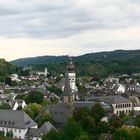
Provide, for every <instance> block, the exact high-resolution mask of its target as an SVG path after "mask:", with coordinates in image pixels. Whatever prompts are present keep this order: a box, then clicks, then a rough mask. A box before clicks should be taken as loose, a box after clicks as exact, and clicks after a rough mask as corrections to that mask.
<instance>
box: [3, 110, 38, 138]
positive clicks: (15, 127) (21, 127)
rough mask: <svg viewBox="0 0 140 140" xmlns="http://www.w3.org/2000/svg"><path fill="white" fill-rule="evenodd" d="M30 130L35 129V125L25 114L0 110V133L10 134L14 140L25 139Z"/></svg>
mask: <svg viewBox="0 0 140 140" xmlns="http://www.w3.org/2000/svg"><path fill="white" fill-rule="evenodd" d="M30 128H37V123H36V122H35V121H34V120H32V119H31V118H30V117H29V116H28V115H27V114H26V113H25V112H23V111H17V110H8V109H0V131H4V132H5V134H6V133H7V132H12V133H13V137H14V138H18V139H25V135H26V133H27V131H28V129H30Z"/></svg>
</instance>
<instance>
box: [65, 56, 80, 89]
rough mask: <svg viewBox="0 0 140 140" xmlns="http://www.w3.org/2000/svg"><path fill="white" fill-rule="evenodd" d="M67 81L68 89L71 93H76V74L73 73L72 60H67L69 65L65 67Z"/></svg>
mask: <svg viewBox="0 0 140 140" xmlns="http://www.w3.org/2000/svg"><path fill="white" fill-rule="evenodd" d="M66 73H67V74H68V77H69V81H70V87H71V91H72V92H76V91H77V87H76V73H75V67H74V64H73V61H72V58H70V59H69V65H68V66H67V72H66Z"/></svg>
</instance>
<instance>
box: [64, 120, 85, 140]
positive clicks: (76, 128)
mask: <svg viewBox="0 0 140 140" xmlns="http://www.w3.org/2000/svg"><path fill="white" fill-rule="evenodd" d="M82 134H83V130H82V128H81V126H80V124H79V123H77V122H76V121H74V120H73V119H70V120H68V122H67V123H66V124H65V126H64V129H63V134H62V139H64V140H75V139H76V138H79V137H80V136H81V135H82Z"/></svg>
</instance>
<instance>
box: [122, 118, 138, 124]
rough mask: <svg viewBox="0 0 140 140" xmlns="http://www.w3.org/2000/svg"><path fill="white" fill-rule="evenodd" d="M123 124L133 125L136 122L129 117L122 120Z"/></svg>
mask: <svg viewBox="0 0 140 140" xmlns="http://www.w3.org/2000/svg"><path fill="white" fill-rule="evenodd" d="M124 124H125V125H129V126H135V125H136V122H135V118H134V117H131V118H130V119H128V120H126V121H125V122H124Z"/></svg>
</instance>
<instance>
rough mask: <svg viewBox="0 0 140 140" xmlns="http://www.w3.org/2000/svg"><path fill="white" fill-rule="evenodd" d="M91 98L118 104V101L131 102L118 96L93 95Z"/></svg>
mask: <svg viewBox="0 0 140 140" xmlns="http://www.w3.org/2000/svg"><path fill="white" fill-rule="evenodd" d="M93 99H98V100H100V101H101V102H105V103H107V104H118V103H128V102H131V101H130V100H128V99H126V98H124V97H122V96H120V95H115V96H99V97H93Z"/></svg>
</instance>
